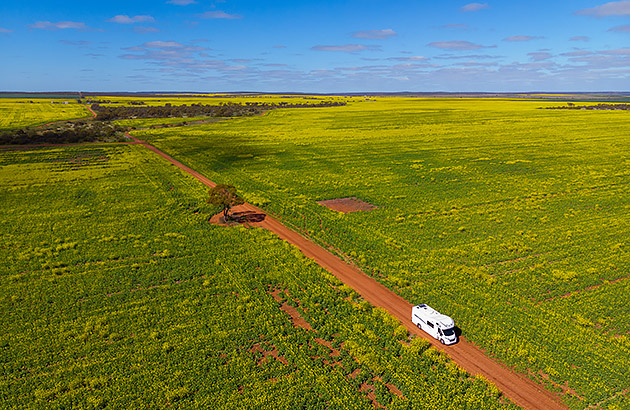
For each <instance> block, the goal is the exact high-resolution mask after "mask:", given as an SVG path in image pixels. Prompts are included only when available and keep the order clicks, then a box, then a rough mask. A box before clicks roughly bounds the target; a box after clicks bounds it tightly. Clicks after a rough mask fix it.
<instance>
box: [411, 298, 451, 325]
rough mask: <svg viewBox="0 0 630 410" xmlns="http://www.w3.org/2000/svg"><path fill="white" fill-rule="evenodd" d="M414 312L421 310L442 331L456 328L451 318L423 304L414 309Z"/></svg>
mask: <svg viewBox="0 0 630 410" xmlns="http://www.w3.org/2000/svg"><path fill="white" fill-rule="evenodd" d="M413 308H414V310H416V309H420V310H422V312H423V315H424V316H425V317H426V318H427V319H429V318H430V319H433V321H435V322H436V323H437V324H438V325H439V326H440V327H441V328H442V329H449V328H451V327H454V326H455V322H454V321H453V319H451V318H450V317H449V316H446V315H443V314H441V313H440V312H438V311H437V310H435V309H433V308H432V307H431V306H429V305H427V304H425V303H423V304H421V305H416V306H414V307H413Z"/></svg>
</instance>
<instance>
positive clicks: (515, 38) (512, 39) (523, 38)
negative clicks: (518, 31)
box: [503, 36, 542, 42]
mask: <svg viewBox="0 0 630 410" xmlns="http://www.w3.org/2000/svg"><path fill="white" fill-rule="evenodd" d="M539 38H542V37H538V36H510V37H506V38H504V39H503V41H510V42H518V41H531V40H536V39H539Z"/></svg>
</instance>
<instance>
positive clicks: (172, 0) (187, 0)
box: [167, 0, 197, 6]
mask: <svg viewBox="0 0 630 410" xmlns="http://www.w3.org/2000/svg"><path fill="white" fill-rule="evenodd" d="M167 3H169V4H175V5H177V6H188V5H189V4H195V3H197V2H196V1H195V0H169V1H167Z"/></svg>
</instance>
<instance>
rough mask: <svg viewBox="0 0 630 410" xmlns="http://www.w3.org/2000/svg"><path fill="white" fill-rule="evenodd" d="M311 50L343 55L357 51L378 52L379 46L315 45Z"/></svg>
mask: <svg viewBox="0 0 630 410" xmlns="http://www.w3.org/2000/svg"><path fill="white" fill-rule="evenodd" d="M311 49H312V50H317V51H342V52H344V53H356V52H357V51H365V50H380V47H379V46H366V45H363V44H344V45H339V46H330V45H317V46H313V47H311Z"/></svg>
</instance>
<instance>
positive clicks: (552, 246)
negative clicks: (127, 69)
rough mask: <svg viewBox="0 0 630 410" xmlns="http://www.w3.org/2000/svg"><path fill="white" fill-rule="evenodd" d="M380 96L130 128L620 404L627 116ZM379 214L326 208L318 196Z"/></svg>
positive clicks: (511, 349) (624, 383) (575, 397)
mask: <svg viewBox="0 0 630 410" xmlns="http://www.w3.org/2000/svg"><path fill="white" fill-rule="evenodd" d="M558 104H559V103H558V102H545V101H523V100H518V101H510V100H499V99H477V100H474V99H402V98H398V99H396V98H389V99H388V98H379V99H377V101H364V102H356V103H354V104H350V105H348V106H346V107H334V108H315V109H308V110H275V111H272V112H270V113H268V114H266V115H265V116H263V117H256V118H245V119H234V120H231V121H229V122H222V123H217V124H211V125H200V126H192V127H189V128H178V129H173V130H166V129H165V130H150V131H149V130H147V131H139V132H136V133H135V135H136V136H138V137H141V138H144V139H147V140H149V141H150V142H152V143H154V144H155V145H156V146H157V147H159V148H160V149H162V150H164V151H166V152H167V153H169V154H170V155H172V156H174V157H175V158H177V159H178V160H180V161H182V162H184V163H185V164H186V165H188V166H190V167H192V168H193V169H195V170H197V171H199V172H201V173H202V174H204V175H206V176H207V177H209V178H210V179H212V180H213V181H215V182H217V183H232V184H234V185H236V186H237V187H238V189H239V190H241V191H242V192H244V194H245V197H246V199H247V200H249V201H251V202H253V203H255V204H258V205H260V206H262V207H264V208H265V209H266V210H268V211H270V212H272V213H274V214H276V215H278V216H279V217H281V218H282V219H283V220H284V221H286V222H287V223H288V224H290V225H292V226H294V227H296V228H297V229H300V230H302V231H303V232H304V233H306V234H308V235H310V236H311V237H312V238H314V239H315V240H317V241H319V242H321V243H324V244H328V245H330V246H332V247H333V248H335V249H338V250H339V252H340V253H343V254H344V255H345V256H347V257H350V258H352V259H354V260H355V262H356V263H357V264H358V265H359V266H361V267H362V268H363V269H364V270H365V271H366V272H367V273H369V274H371V275H373V276H374V277H376V278H377V279H379V280H380V281H381V282H382V283H384V284H385V285H386V286H388V287H390V288H391V289H393V290H394V291H396V292H397V293H399V294H400V295H402V296H404V297H405V298H406V299H407V300H409V301H410V302H412V303H419V302H427V303H430V304H431V305H433V306H435V307H436V308H437V309H438V310H440V311H443V312H444V313H446V314H449V315H451V316H452V317H454V318H455V321H456V323H457V324H458V326H459V327H460V328H461V329H462V331H463V335H464V336H465V337H467V338H468V339H469V340H471V341H473V342H475V343H477V344H478V345H480V346H481V347H483V348H485V349H486V350H487V351H488V352H490V354H493V355H495V356H497V357H498V358H499V359H500V360H501V361H503V362H505V363H507V364H508V365H509V366H512V367H514V368H515V369H516V370H517V371H520V372H523V373H526V374H529V375H530V377H532V378H534V379H537V380H539V381H541V382H542V383H544V384H546V385H547V386H548V387H549V388H550V389H552V390H555V391H558V392H560V393H561V394H562V395H563V397H564V398H565V400H566V402H567V403H568V404H569V405H570V406H571V407H573V408H585V407H587V406H588V405H595V404H599V405H600V406H601V407H602V408H606V406H617V405H618V406H620V407H621V408H630V407H629V403H628V401H627V398H626V396H625V395H626V393H627V390H626V389H627V387H628V380H629V376H628V375H629V374H630V336H629V335H630V327H629V324H630V310H629V309H628V306H629V305H630V303H629V302H630V293H629V292H628V291H629V290H630V289H629V286H630V281H629V276H628V271H629V268H630V263H629V262H630V257H629V254H628V243H627V241H628V239H627V238H628V226H629V223H630V216H629V215H630V212H628V211H629V209H630V205H628V204H629V203H630V201H629V199H630V188H629V186H628V181H629V176H630V155H629V154H630V140H629V139H628V138H627V136H628V135H630V117H629V116H628V115H629V114H628V112H623V111H621V112H609V111H580V110H575V111H566V110H541V109H538V108H539V107H544V106H557V105H558ZM350 196H355V197H359V198H361V199H363V200H365V201H367V202H370V203H372V204H374V205H376V206H378V209H376V210H374V211H371V212H357V213H351V214H345V215H344V214H340V213H338V212H334V211H330V210H328V209H326V208H324V207H322V206H320V205H318V204H317V203H316V201H318V200H322V199H331V198H342V197H350Z"/></svg>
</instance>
